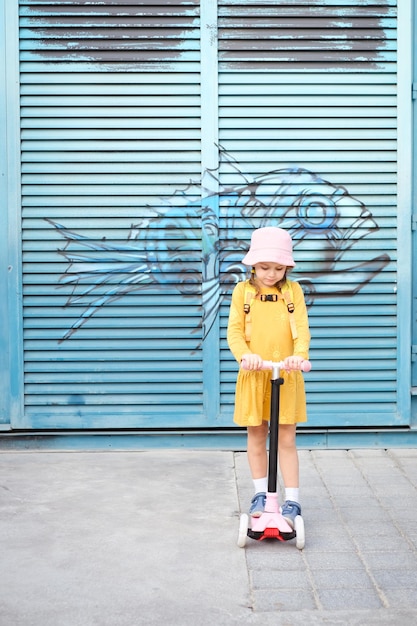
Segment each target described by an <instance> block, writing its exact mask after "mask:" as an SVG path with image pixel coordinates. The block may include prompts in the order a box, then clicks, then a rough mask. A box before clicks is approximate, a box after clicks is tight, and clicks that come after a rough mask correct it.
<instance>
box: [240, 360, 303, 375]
mask: <svg viewBox="0 0 417 626" xmlns="http://www.w3.org/2000/svg"><path fill="white" fill-rule="evenodd" d="M274 365H277V366H278V367H279V369H284V361H279V362H274V361H264V362H263V364H262V369H263V370H270V369H272V368H273V367H274ZM241 366H242V368H243V369H244V370H246V369H247V366H246V361H245V359H243V360H242V362H241ZM311 367H312V366H311V362H310V361H307V359H306V360H304V361H303V362H302V363H301V367H300V369H301V371H302V372H304V373H307V372H309V371H310V370H311ZM293 371H296V370H293Z"/></svg>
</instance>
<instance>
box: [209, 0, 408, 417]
mask: <svg viewBox="0 0 417 626" xmlns="http://www.w3.org/2000/svg"><path fill="white" fill-rule="evenodd" d="M396 15H397V13H396V2H395V1H387V2H378V3H377V2H362V1H358V2H352V1H340V2H334V1H332V0H328V1H327V0H318V1H316V2H302V1H297V2H290V1H288V2H275V1H272V0H271V1H268V0H264V1H261V0H259V1H258V0H255V1H248V2H237V1H233V0H232V1H227V0H220V1H219V128H220V131H219V138H220V144H221V146H222V147H223V149H224V151H225V153H227V155H226V156H228V157H229V158H225V159H224V161H223V165H222V166H221V168H220V177H219V178H220V184H221V188H223V189H225V190H227V189H231V188H232V189H234V193H235V202H234V206H233V207H232V208H231V207H230V194H229V193H228V192H227V191H226V193H224V195H223V196H222V198H221V210H222V212H221V215H222V228H223V230H222V233H223V238H224V247H225V248H226V249H229V250H230V254H231V256H228V257H227V262H231V261H235V262H237V261H238V260H239V259H240V258H241V254H240V253H239V252H237V253H235V254H233V252H232V249H233V245H234V242H233V237H234V236H236V238H237V239H239V240H244V241H246V242H247V241H248V240H249V238H250V232H251V230H252V229H253V228H256V227H259V226H261V225H265V224H275V225H280V226H283V227H285V228H288V229H289V230H290V232H291V234H292V235H293V238H294V240H295V255H296V260H297V263H298V265H297V268H296V272H295V273H294V274H293V277H294V278H295V279H296V280H299V281H300V283H301V284H303V286H304V291H305V294H306V298H307V301H308V302H309V304H310V309H309V314H310V323H311V329H312V337H313V339H312V350H311V357H312V359H313V361H314V370H313V371H312V372H311V373H310V374H309V375H308V376H307V377H306V381H307V390H308V402H309V407H310V410H309V423H308V425H309V426H324V425H327V426H383V425H392V424H399V423H402V420H404V416H402V417H401V416H399V415H398V414H397V411H396V402H397V397H396V393H397V351H396V348H397V327H396V324H397V310H396V288H395V285H396V249H397V231H396V216H395V211H396V208H395V206H396V181H397V162H396V159H397V156H396V149H397V147H396V125H397V122H396V115H397V111H396V104H397V98H396V47H397V46H396V39H397V31H396ZM231 157H232V158H233V162H232V163H231V162H230V161H231ZM227 271H228V269H227V263H224V264H223V272H224V274H223V279H224V280H226V279H227V278H226V277H227ZM226 318H227V309H226V308H224V310H223V314H222V337H223V343H222V348H223V352H222V354H223V359H224V373H223V377H222V406H223V407H224V410H225V411H227V410H229V409H228V407H230V406H231V405H232V402H233V390H234V379H235V365H234V364H233V363H232V362H231V361H229V360H228V352H227V346H226V344H225V326H226Z"/></svg>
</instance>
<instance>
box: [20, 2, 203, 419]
mask: <svg viewBox="0 0 417 626" xmlns="http://www.w3.org/2000/svg"><path fill="white" fill-rule="evenodd" d="M199 31H200V24H199V2H197V1H187V2H181V1H178V2H175V1H172V2H158V1H157V2H155V1H152V0H150V1H149V2H131V1H130V0H126V1H125V2H117V1H114V0H108V1H104V2H84V1H82V0H79V1H78V0H74V1H72V2H67V1H61V0H57V1H53V0H52V1H45V0H36V1H33V0H22V1H21V3H20V48H21V120H22V184H23V188H22V191H23V263H24V267H23V272H24V274H23V281H24V336H25V339H24V360H25V407H26V416H25V420H24V423H23V425H26V426H30V427H42V428H48V427H51V428H63V427H64V428H80V427H84V428H98V427H135V426H141V427H143V426H146V427H155V428H157V427H169V426H172V425H173V424H174V425H177V423H178V412H179V411H180V414H181V424H183V425H187V424H192V425H195V424H196V422H197V423H201V421H202V419H203V418H202V397H203V383H202V359H201V350H196V349H195V348H196V346H197V345H198V344H199V342H201V327H200V328H199V324H200V319H201V288H200V282H201V219H200V215H199V213H200V212H201V210H199V206H198V202H197V203H196V202H195V197H194V191H193V190H190V191H187V189H186V190H185V191H184V192H183V193H182V194H181V195H178V194H177V190H178V189H183V188H186V187H187V185H188V184H189V181H190V179H191V178H196V179H199V178H200V175H201V122H200V119H201V115H200V104H201V103H200V50H199V46H200V43H199V38H200V33H199ZM176 194H177V197H176ZM175 197H176V200H175ZM168 198H169V202H168V200H167V199H168ZM183 291H186V292H187V298H186V299H184V297H183Z"/></svg>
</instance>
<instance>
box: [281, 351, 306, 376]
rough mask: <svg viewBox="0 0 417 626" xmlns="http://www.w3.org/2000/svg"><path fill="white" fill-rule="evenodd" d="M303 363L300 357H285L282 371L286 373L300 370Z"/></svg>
mask: <svg viewBox="0 0 417 626" xmlns="http://www.w3.org/2000/svg"><path fill="white" fill-rule="evenodd" d="M303 361H304V359H303V357H301V356H294V355H293V356H287V357H286V358H285V359H284V369H286V370H287V371H288V372H291V371H292V370H301V364H302V363H303Z"/></svg>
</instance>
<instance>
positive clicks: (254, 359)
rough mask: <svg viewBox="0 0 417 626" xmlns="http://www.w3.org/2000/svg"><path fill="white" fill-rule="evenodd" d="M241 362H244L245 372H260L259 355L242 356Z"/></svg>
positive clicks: (260, 361)
mask: <svg viewBox="0 0 417 626" xmlns="http://www.w3.org/2000/svg"><path fill="white" fill-rule="evenodd" d="M242 361H244V362H245V369H246V370H260V369H262V363H263V360H262V358H261V357H260V356H259V354H244V355H243V356H242Z"/></svg>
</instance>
